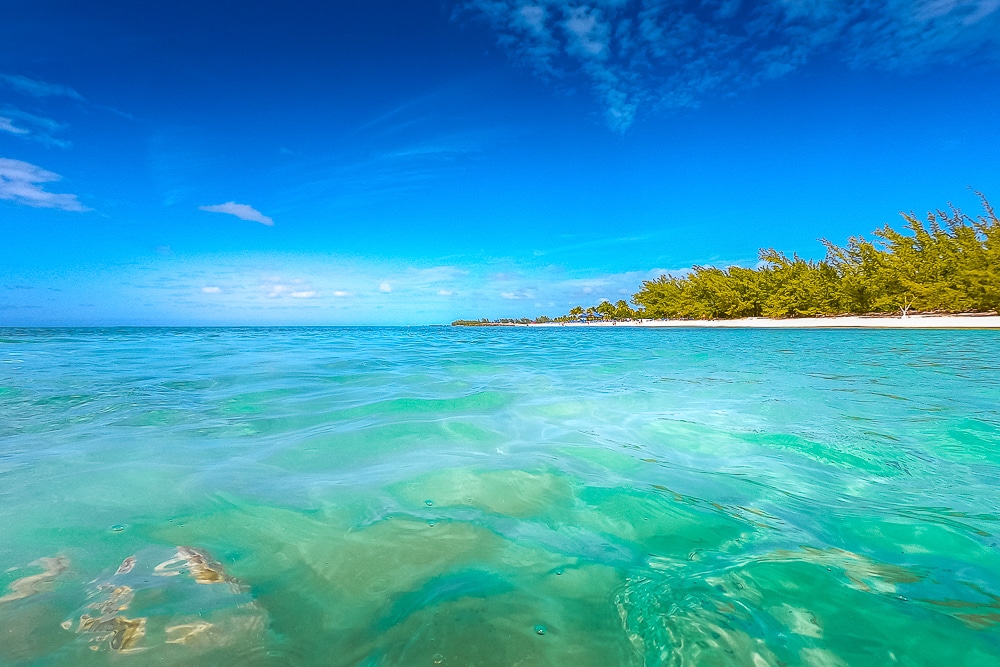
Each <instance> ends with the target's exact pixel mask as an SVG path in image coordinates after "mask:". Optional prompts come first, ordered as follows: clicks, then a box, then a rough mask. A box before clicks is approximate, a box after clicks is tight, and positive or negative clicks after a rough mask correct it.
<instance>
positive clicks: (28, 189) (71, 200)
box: [0, 158, 90, 211]
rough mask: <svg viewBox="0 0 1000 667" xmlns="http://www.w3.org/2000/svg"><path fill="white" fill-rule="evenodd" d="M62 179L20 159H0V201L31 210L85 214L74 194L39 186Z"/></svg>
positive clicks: (82, 206)
mask: <svg viewBox="0 0 1000 667" xmlns="http://www.w3.org/2000/svg"><path fill="white" fill-rule="evenodd" d="M60 180H62V176H59V175H58V174H53V173H52V172H51V171H46V170H44V169H42V168H41V167H36V166H35V165H33V164H28V163H27V162H21V161H20V160H10V159H7V158H0V199H4V200H7V201H12V202H14V203H16V204H24V205H25V206H32V207H35V208H56V209H60V210H63V211H89V210H90V209H89V208H87V207H86V206H84V205H83V204H81V203H80V202H79V201H78V200H77V198H76V195H71V194H57V193H54V192H49V191H47V190H45V188H44V187H42V184H44V183H55V182H57V181H60Z"/></svg>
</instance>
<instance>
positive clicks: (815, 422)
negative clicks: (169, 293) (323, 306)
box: [0, 328, 1000, 667]
mask: <svg viewBox="0 0 1000 667" xmlns="http://www.w3.org/2000/svg"><path fill="white" fill-rule="evenodd" d="M998 350H1000V334H998V333H996V332H987V331H963V332H949V331H767V330H758V331H740V330H694V331H692V330H633V329H622V330H616V329H612V330H608V329H601V330H590V331H588V330H572V331H569V330H560V329H555V330H544V329H532V330H526V329H516V330H515V329H487V330H479V329H452V328H416V329H385V328H380V329H337V328H334V329H186V330H184V329H131V330H130V329H116V330H79V331H74V330H18V329H5V330H4V329H0V597H2V598H3V599H2V600H0V664H19V663H25V664H40V665H48V664H67V665H70V664H72V665H87V664H107V663H110V662H114V663H115V664H119V663H122V664H124V663H131V664H137V665H139V664H152V663H155V664H166V665H171V664H176V665H187V664H193V663H199V664H225V663H230V662H233V661H235V660H238V661H239V662H240V663H241V664H244V665H257V664H261V665H264V664H275V665H281V664H317V665H436V664H441V665H524V666H527V665H567V664H570V665H574V667H584V666H588V665H595V666H597V665H602V666H606V665H643V664H645V665H699V666H702V665H707V666H716V665H718V666H723V665H757V666H759V665H774V666H777V665H812V666H820V667H833V666H837V665H851V666H854V665H891V664H898V665H941V664H947V665H949V666H958V665H994V664H997V660H998V659H1000V535H998V532H1000V376H998V371H1000V360H998V356H1000V355H997V351H998ZM178 546H181V547H185V549H182V550H180V551H178ZM192 554H195V555H192ZM130 556H134V561H131V565H130V564H129V563H130V561H126V559H127V558H128V557H130ZM39 559H48V560H39ZM199 559H200V560H199ZM123 561H125V563H124V564H123ZM170 575H172V576H170ZM198 579H201V580H202V581H204V582H206V583H199V582H198V581H197V580H198ZM81 617H83V621H82V622H81ZM116 648H117V649H122V648H124V649H126V652H125V653H124V654H121V653H120V652H119V651H117V650H115V649H116Z"/></svg>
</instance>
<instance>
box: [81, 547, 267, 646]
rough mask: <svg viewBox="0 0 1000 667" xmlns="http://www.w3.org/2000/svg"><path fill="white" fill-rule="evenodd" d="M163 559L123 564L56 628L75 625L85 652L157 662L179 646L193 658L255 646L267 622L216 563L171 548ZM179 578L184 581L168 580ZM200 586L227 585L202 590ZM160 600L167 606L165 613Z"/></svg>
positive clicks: (144, 556) (158, 552)
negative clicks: (149, 655)
mask: <svg viewBox="0 0 1000 667" xmlns="http://www.w3.org/2000/svg"><path fill="white" fill-rule="evenodd" d="M167 553H168V554H169V553H170V552H167ZM165 555H166V554H164V550H162V549H150V550H148V551H146V552H142V553H140V554H136V555H132V556H129V557H128V558H126V559H124V560H123V561H122V562H121V564H120V565H119V566H118V568H117V569H116V570H115V572H114V574H112V575H110V576H109V577H108V578H107V579H106V580H105V581H103V582H101V583H98V584H96V585H95V586H94V587H93V588H92V589H91V593H90V597H91V602H90V603H89V604H87V606H86V607H84V608H83V609H82V610H81V611H80V612H78V615H76V616H74V617H71V618H70V619H68V620H66V621H64V622H63V623H62V627H63V628H64V629H65V630H68V631H74V625H75V626H76V627H75V632H76V633H77V634H79V635H81V636H82V637H84V638H86V641H87V643H88V644H89V647H88V648H90V650H92V651H100V650H102V649H104V650H110V651H113V652H116V653H130V652H135V651H156V652H157V654H159V653H158V652H159V651H162V650H166V649H167V647H168V646H186V647H187V648H185V649H183V650H185V651H188V652H192V651H193V653H191V655H192V656H195V655H199V654H202V653H204V652H205V651H211V650H217V649H221V648H223V647H231V646H235V645H253V644H256V643H258V642H259V641H260V640H261V639H262V637H263V634H264V633H265V631H266V626H267V623H266V614H265V613H264V612H263V610H261V609H260V608H259V607H258V606H257V604H256V603H255V602H254V601H253V600H252V599H250V598H249V596H248V595H246V591H245V589H244V587H242V586H241V585H240V584H239V582H238V581H237V580H236V579H235V578H233V577H231V576H230V575H229V574H227V573H226V572H225V570H224V568H223V567H222V565H221V564H220V563H219V562H218V561H216V560H214V559H213V558H212V557H211V556H210V555H209V554H208V553H207V552H206V551H203V550H200V549H197V548H194V547H189V546H179V547H177V548H176V549H175V550H174V551H173V553H172V554H171V555H170V557H169V558H167V559H166V560H164V556H165ZM158 561H159V563H158V564H157V565H152V564H153V563H157V562H158ZM182 574H183V575H187V576H185V577H182V578H180V579H173V577H178V576H179V575H182ZM151 575H152V576H151ZM160 577H164V578H167V579H161V578H160ZM200 584H206V585H207V584H226V585H225V586H222V587H215V586H212V587H211V588H210V589H204V588H202V586H201V585H200ZM165 599H168V600H171V603H170V607H169V609H168V608H165V607H164V604H163V600H165ZM125 612H131V613H130V615H129V616H126V615H125ZM143 612H145V613H143ZM170 650H180V649H178V648H171V649H170Z"/></svg>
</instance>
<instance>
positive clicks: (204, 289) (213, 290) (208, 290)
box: [201, 287, 222, 294]
mask: <svg viewBox="0 0 1000 667" xmlns="http://www.w3.org/2000/svg"><path fill="white" fill-rule="evenodd" d="M201 291H202V292H204V293H205V294H220V293H221V292H222V288H221V287H202V288H201Z"/></svg>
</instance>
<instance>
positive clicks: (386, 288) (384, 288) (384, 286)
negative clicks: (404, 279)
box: [378, 283, 392, 294]
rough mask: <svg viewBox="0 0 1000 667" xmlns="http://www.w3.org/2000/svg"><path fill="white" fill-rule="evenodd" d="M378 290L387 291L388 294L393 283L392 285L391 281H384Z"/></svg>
mask: <svg viewBox="0 0 1000 667" xmlns="http://www.w3.org/2000/svg"><path fill="white" fill-rule="evenodd" d="M378 291H379V292H385V293H387V294H388V293H389V292H391V291H392V285H390V284H389V283H382V284H381V285H379V286H378Z"/></svg>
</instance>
